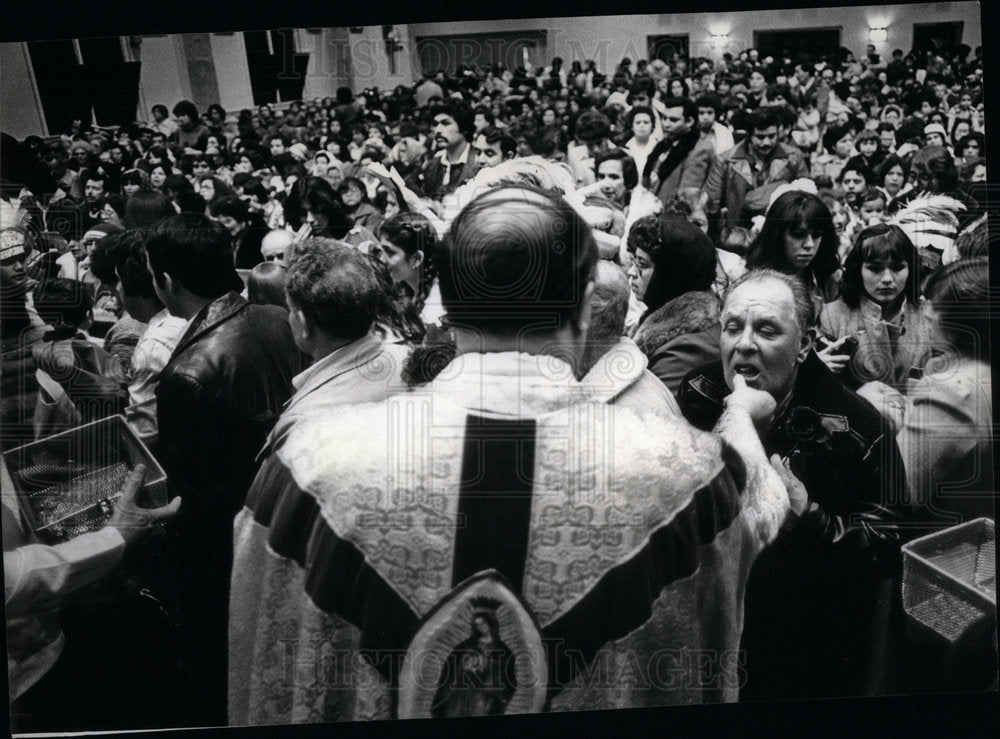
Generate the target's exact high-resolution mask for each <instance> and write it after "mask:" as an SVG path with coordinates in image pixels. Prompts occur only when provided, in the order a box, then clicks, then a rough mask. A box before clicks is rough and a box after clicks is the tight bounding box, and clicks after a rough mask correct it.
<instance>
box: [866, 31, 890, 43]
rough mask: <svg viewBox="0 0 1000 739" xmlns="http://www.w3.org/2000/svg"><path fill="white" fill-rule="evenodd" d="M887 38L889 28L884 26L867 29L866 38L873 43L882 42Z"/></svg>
mask: <svg viewBox="0 0 1000 739" xmlns="http://www.w3.org/2000/svg"><path fill="white" fill-rule="evenodd" d="M887 38H889V30H888V29H886V28H869V29H868V40H869V41H871V42H872V43H873V44H881V43H884V42H885V40H886V39H887Z"/></svg>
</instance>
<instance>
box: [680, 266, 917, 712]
mask: <svg viewBox="0 0 1000 739" xmlns="http://www.w3.org/2000/svg"><path fill="white" fill-rule="evenodd" d="M814 312H815V307H814V305H813V302H812V300H811V299H810V298H809V292H808V290H807V289H806V287H805V285H804V284H803V283H802V282H801V281H800V280H799V279H798V278H796V277H793V276H791V275H786V274H783V273H780V272H777V271H774V270H754V271H751V272H749V273H747V274H746V275H745V276H743V277H741V278H740V279H738V280H737V281H736V282H735V283H733V286H732V287H731V288H730V290H729V292H728V294H727V296H726V300H725V303H724V305H723V308H722V315H721V324H722V333H721V337H720V345H721V354H722V360H721V361H720V362H715V363H713V364H709V365H706V366H704V367H701V368H699V369H696V370H694V371H692V372H690V373H688V375H687V376H686V377H685V378H684V381H683V382H682V383H681V387H680V390H679V391H678V402H679V404H680V406H681V411H682V412H683V413H684V416H685V417H686V418H687V419H688V420H689V421H690V422H691V423H692V424H693V425H694V426H696V427H698V428H701V429H704V430H708V429H711V428H712V427H713V426H715V425H716V423H717V422H718V419H719V418H720V416H721V415H722V412H723V409H724V407H725V402H726V398H727V396H728V395H730V393H731V392H732V391H734V390H736V389H737V387H738V386H739V385H740V384H742V383H744V382H745V383H746V385H747V386H748V387H750V388H753V389H757V390H764V391H766V392H767V393H769V394H770V395H771V396H772V397H773V398H774V400H775V402H776V407H775V410H774V414H773V417H772V419H771V420H770V422H768V423H758V425H757V430H758V433H759V434H760V437H761V441H762V442H763V445H764V450H765V452H766V453H767V454H768V455H769V456H770V457H771V460H772V463H776V465H778V466H780V467H783V468H784V470H785V473H786V481H791V483H792V484H794V480H793V477H792V476H793V475H794V477H796V478H798V479H799V480H801V484H802V485H803V486H804V488H805V491H806V493H807V495H808V499H807V500H803V501H801V502H800V504H799V507H798V509H797V510H796V509H795V508H794V507H793V510H796V512H798V513H799V514H800V515H799V517H798V518H797V519H795V520H794V521H793V522H792V524H791V525H786V529H785V531H784V532H783V533H782V534H781V535H780V536H779V537H778V539H777V540H776V541H775V542H774V544H773V545H771V547H769V548H768V549H767V550H765V551H764V552H763V553H762V554H761V556H760V558H759V559H758V563H757V564H755V565H754V569H753V571H752V572H751V574H750V580H749V582H748V584H747V600H746V604H747V611H746V623H745V628H744V635H743V642H742V644H741V648H742V649H744V650H745V651H746V656H747V664H746V670H747V683H746V684H745V686H744V687H743V689H742V690H741V693H740V700H741V701H743V700H761V699H777V698H782V699H790V698H819V697H836V696H847V695H876V694H880V693H882V692H884V690H885V684H884V682H883V681H884V680H885V679H886V678H885V674H884V669H883V668H884V667H885V665H884V664H883V663H882V662H881V656H880V653H881V652H882V650H884V649H885V648H886V647H887V643H886V638H885V634H884V633H882V634H879V633H877V632H876V628H877V625H878V624H880V623H885V612H886V611H887V610H888V608H889V602H888V601H889V599H888V598H887V597H886V595H885V594H886V592H888V591H886V589H885V588H886V586H887V584H888V583H889V582H890V580H891V577H892V575H893V574H894V573H893V572H892V568H893V567H894V565H895V562H896V560H897V559H898V532H897V530H896V529H897V526H896V525H897V524H898V522H899V520H900V519H899V517H898V516H897V515H896V514H895V513H894V510H893V509H894V508H895V507H896V506H901V505H902V501H903V500H905V485H906V482H905V476H904V475H903V473H902V471H903V465H902V460H901V457H900V454H899V449H898V447H897V446H896V441H895V438H894V436H893V435H892V433H891V432H890V431H889V429H888V428H885V429H884V428H883V423H882V421H881V420H880V419H879V417H878V413H877V411H876V410H875V409H874V408H873V407H872V406H871V405H870V404H869V403H868V402H867V401H864V400H862V399H861V398H860V397H859V396H857V395H855V394H854V393H853V392H851V391H850V390H848V389H847V388H846V387H844V386H843V385H842V384H841V383H840V381H839V380H838V379H837V377H836V376H835V375H834V374H833V373H832V372H831V371H830V370H829V369H827V367H826V366H825V365H824V364H823V362H822V361H821V360H820V359H819V358H818V357H817V356H816V354H815V352H814V351H813V328H812V327H813V325H814V322H815V315H814ZM880 616H881V618H880Z"/></svg>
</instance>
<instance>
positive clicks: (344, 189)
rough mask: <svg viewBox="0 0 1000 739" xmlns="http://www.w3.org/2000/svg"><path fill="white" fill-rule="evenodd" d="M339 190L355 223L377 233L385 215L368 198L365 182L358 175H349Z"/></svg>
mask: <svg viewBox="0 0 1000 739" xmlns="http://www.w3.org/2000/svg"><path fill="white" fill-rule="evenodd" d="M337 190H338V192H339V193H340V198H341V200H343V201H344V205H345V206H346V207H347V212H348V213H349V214H350V216H351V218H352V219H353V221H354V225H355V226H364V227H365V228H367V229H368V230H370V231H371V232H372V233H374V234H376V235H377V234H378V230H379V227H380V226H381V225H382V220H383V219H384V215H383V214H382V213H381V212H380V211H379V210H378V208H376V207H375V206H374V205H372V203H371V201H370V200H369V199H368V188H366V187H365V183H364V182H363V181H362V180H361V179H360V178H358V177H347V178H345V179H344V180H343V181H342V182H341V183H340V187H338V188H337Z"/></svg>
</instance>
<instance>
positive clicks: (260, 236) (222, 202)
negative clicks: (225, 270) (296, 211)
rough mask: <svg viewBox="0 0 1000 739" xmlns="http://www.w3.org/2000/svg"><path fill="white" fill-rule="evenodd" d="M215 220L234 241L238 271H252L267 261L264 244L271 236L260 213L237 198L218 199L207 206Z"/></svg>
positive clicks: (232, 196)
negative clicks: (262, 247)
mask: <svg viewBox="0 0 1000 739" xmlns="http://www.w3.org/2000/svg"><path fill="white" fill-rule="evenodd" d="M208 210H209V213H210V214H211V216H212V218H214V219H215V220H217V221H218V222H219V223H221V224H222V226H223V227H224V228H225V229H226V230H227V231H228V232H229V235H230V236H231V237H232V246H233V258H234V260H235V264H236V268H237V269H253V268H254V267H256V266H257V265H258V264H260V263H261V262H263V261H264V255H263V254H262V253H261V243H262V242H263V241H264V237H265V236H266V235H267V233H268V228H267V224H266V223H265V222H264V216H263V215H262V214H261V213H258V212H255V211H251V210H250V207H249V206H248V205H247V204H246V203H245V202H243V201H242V200H240V199H239V198H238V197H236V196H235V195H230V196H228V197H222V198H215V199H214V200H213V201H212V202H211V203H209V205H208Z"/></svg>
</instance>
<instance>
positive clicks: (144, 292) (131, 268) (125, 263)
mask: <svg viewBox="0 0 1000 739" xmlns="http://www.w3.org/2000/svg"><path fill="white" fill-rule="evenodd" d="M147 236H148V232H147V231H145V230H143V229H133V230H131V231H126V232H125V233H124V234H122V236H121V238H120V239H119V241H118V248H117V249H116V250H115V254H114V256H115V271H116V273H117V275H118V279H119V281H120V282H121V286H122V294H123V295H125V297H128V298H146V299H149V300H154V301H156V303H157V304H158V305H159V304H160V299H159V297H157V295H156V290H155V289H154V288H153V278H152V277H151V276H150V274H149V270H148V269H147V268H146V245H145V241H146V238H147Z"/></svg>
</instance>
